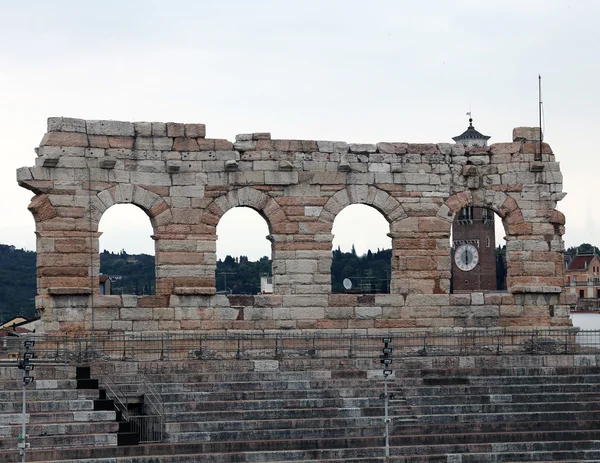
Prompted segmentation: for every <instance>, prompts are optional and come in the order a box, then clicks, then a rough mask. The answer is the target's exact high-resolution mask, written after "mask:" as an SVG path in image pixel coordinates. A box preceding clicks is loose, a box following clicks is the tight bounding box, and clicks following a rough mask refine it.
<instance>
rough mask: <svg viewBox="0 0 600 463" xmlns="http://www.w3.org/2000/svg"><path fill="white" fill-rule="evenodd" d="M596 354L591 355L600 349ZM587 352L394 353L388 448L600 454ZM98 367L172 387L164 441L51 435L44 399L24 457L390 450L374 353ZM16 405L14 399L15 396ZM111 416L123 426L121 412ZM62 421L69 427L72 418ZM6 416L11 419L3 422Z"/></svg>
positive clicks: (364, 457) (535, 457)
mask: <svg viewBox="0 0 600 463" xmlns="http://www.w3.org/2000/svg"><path fill="white" fill-rule="evenodd" d="M588 360H590V359H588ZM592 360H593V362H587V363H595V359H592ZM583 363H585V362H583V360H582V359H578V358H577V357H576V356H549V355H548V356H535V357H532V356H528V357H527V356H523V357H522V358H518V357H517V356H513V357H507V356H490V357H477V358H475V357H470V358H452V359H449V358H446V359H444V358H438V359H436V358H432V357H429V358H427V357H424V358H416V359H415V358H412V359H410V358H409V359H404V360H401V359H398V360H397V361H395V363H394V367H395V371H396V374H397V377H395V378H392V379H390V380H389V392H391V393H393V394H394V398H393V399H392V400H391V401H390V411H391V417H392V422H391V426H390V428H391V432H390V434H391V437H390V444H391V458H390V461H393V462H397V463H400V462H403V463H421V462H423V463H424V462H432V463H438V462H439V463H442V462H443V463H476V462H477V463H480V462H489V463H500V462H503V463H516V462H525V461H536V462H558V461H560V462H572V463H575V462H582V461H596V462H597V461H600V387H599V382H600V367H596V366H573V365H579V364H583ZM461 364H467V365H468V367H461V366H460V365H461ZM96 368H98V369H100V368H101V369H102V371H109V372H111V369H112V370H113V371H112V373H113V374H114V376H115V377H119V378H121V379H122V380H123V381H124V382H127V374H132V373H134V371H133V370H135V372H137V373H140V374H145V375H146V377H147V378H149V379H150V380H151V381H152V383H153V385H154V387H155V388H156V390H158V391H159V392H160V394H161V396H162V399H163V401H164V413H165V441H164V442H162V443H155V444H143V445H137V446H136V445H133V446H117V445H116V443H117V442H116V441H114V442H113V441H110V443H106V444H105V443H102V439H100V440H98V441H93V442H98V443H99V444H92V443H91V441H90V442H87V441H85V442H84V441H79V442H80V443H79V444H77V441H76V439H73V440H72V441H69V442H72V445H70V446H69V445H54V446H52V445H50V446H47V443H45V442H44V441H43V438H44V436H42V435H39V436H38V434H36V432H37V431H35V432H34V430H37V429H39V431H41V432H43V430H44V429H45V427H46V426H50V428H48V429H55V428H52V426H54V427H56V426H60V425H59V424H57V422H54V421H53V420H54V415H53V417H52V419H50V418H48V419H47V421H45V422H44V421H34V415H36V413H38V412H36V411H34V410H36V408H35V407H34V408H32V409H31V410H32V424H31V425H30V426H29V428H28V429H31V430H32V431H31V432H29V434H30V435H31V436H32V438H31V439H30V442H31V446H32V448H31V450H30V451H28V461H46V462H63V463H66V462H73V461H82V462H87V463H109V462H110V463H167V462H182V463H183V462H209V463H210V462H212V463H226V462H254V463H266V462H300V461H303V462H307V461H308V462H311V461H312V462H317V461H318V462H330V463H334V462H335V463H341V462H366V463H369V462H382V461H384V457H383V455H384V439H383V437H382V436H383V430H384V424H383V422H382V416H383V400H382V399H381V397H380V395H381V393H382V392H383V386H382V384H383V383H382V378H381V377H378V374H380V368H379V365H378V364H377V363H376V362H375V361H371V360H366V359H362V360H360V359H343V360H340V359H337V360H327V359H306V358H302V359H284V360H280V361H278V362H274V361H249V360H226V361H216V360H206V361H196V360H190V361H189V362H146V363H144V362H139V363H131V362H129V363H123V362H113V363H110V364H104V365H94V366H93V367H92V373H93V376H96V375H95V374H94V371H95V369H96ZM123 371H127V374H124V373H123ZM38 376H39V374H38ZM69 381H71V382H70V383H69ZM14 383H15V385H16V386H17V387H16V388H15V391H16V392H15V391H13V392H10V394H13V395H10V396H8V395H7V396H3V395H1V394H3V393H4V392H0V397H6V398H7V399H6V400H5V399H2V405H1V406H2V407H4V408H1V409H0V410H1V411H0V420H1V421H0V422H2V423H4V420H6V419H7V418H6V417H9V416H11V413H12V412H13V411H14V410H15V409H14V407H13V408H11V406H10V405H5V404H7V403H9V402H11V401H14V402H19V399H20V396H19V395H18V385H19V383H18V381H15V382H14ZM39 384H40V382H38V389H39V390H38V389H36V391H35V392H34V391H31V393H32V400H33V394H34V393H37V394H39V396H38V397H39V400H40V401H42V403H41V404H40V405H36V407H41V408H40V410H42V409H43V407H44V406H45V405H43V401H44V400H51V401H52V402H51V405H49V407H51V408H52V407H56V408H59V409H62V408H61V407H64V406H66V405H64V403H68V402H69V401H71V402H73V401H78V400H79V401H82V403H81V404H79V405H77V406H79V407H84V410H81V411H70V412H64V413H71V414H74V413H78V412H81V413H82V412H84V411H85V412H87V413H109V412H93V411H92V410H88V409H87V408H89V404H86V405H83V402H85V401H86V400H88V401H89V400H91V399H89V397H92V396H93V394H94V393H93V392H92V390H82V389H79V390H77V389H75V387H76V382H73V380H69V379H60V380H56V386H57V387H55V388H53V389H47V388H46V389H44V388H39ZM59 386H60V387H59ZM67 386H70V387H67ZM4 390H5V389H3V391H4ZM49 391H52V392H49ZM96 393H97V391H96ZM70 394H71V395H70ZM72 394H75V395H72ZM93 397H94V398H95V397H96V396H93ZM15 406H16V407H17V409H18V403H17V404H16V405H15ZM77 406H74V405H72V406H71V407H77ZM86 407H87V408H86ZM5 410H6V411H5ZM39 413H42V412H39ZM53 413H54V412H53ZM56 413H59V412H56ZM60 413H62V412H60ZM110 413H114V412H110ZM81 416H82V417H83V415H81ZM90 416H91V415H90ZM113 419H114V418H113ZM46 423H47V424H46ZM58 423H61V422H60V421H59V422H58ZM107 423H109V422H108V421H107V422H106V423H101V422H95V421H88V422H84V425H82V427H81V428H80V429H81V430H80V431H79V432H80V434H81V435H94V436H96V435H98V436H102V435H104V434H106V433H105V432H104V431H105V428H102V427H101V425H102V424H103V425H106V426H108V424H107ZM84 426H87V428H85V427H84ZM93 426H97V428H95V427H93ZM112 426H113V427H112V428H110V430H111V432H112V435H115V432H116V429H115V428H114V426H115V424H114V421H113V422H112ZM8 427H9V428H10V426H8ZM74 427H75V426H73V428H74ZM62 429H64V430H65V432H63V435H64V434H68V433H69V432H70V431H68V430H67V429H68V428H67V427H64V428H61V430H62ZM84 429H86V431H84ZM106 429H109V428H106ZM0 430H1V431H0V432H9V431H6V430H5V427H0ZM46 432H47V431H46ZM52 432H56V431H52ZM10 433H12V434H11V437H10V438H11V439H13V441H11V442H10V444H8V443H7V445H6V446H5V448H6V449H8V448H10V449H11V450H12V449H14V448H16V437H14V435H13V434H15V433H16V434H18V431H17V430H12V429H11V430H10ZM109 434H110V433H109ZM3 435H4V434H3ZM34 435H35V436H38V437H36V439H38V438H39V440H37V441H36V440H34V438H33V436H34ZM7 436H8V434H7ZM65 439H66V438H65ZM82 439H83V437H82ZM67 441H68V440H67ZM2 442H3V443H4V439H3V440H2ZM3 445H4V444H3ZM5 448H4V447H3V448H2V449H0V463H3V462H9V461H16V460H15V459H14V455H16V452H10V451H6V450H5ZM11 458H12V459H11Z"/></svg>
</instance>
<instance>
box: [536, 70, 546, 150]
mask: <svg viewBox="0 0 600 463" xmlns="http://www.w3.org/2000/svg"><path fill="white" fill-rule="evenodd" d="M538 101H539V108H538V113H539V116H540V153H539V155H538V156H536V159H535V160H536V161H541V160H542V141H543V140H544V136H543V134H542V76H541V74H538Z"/></svg>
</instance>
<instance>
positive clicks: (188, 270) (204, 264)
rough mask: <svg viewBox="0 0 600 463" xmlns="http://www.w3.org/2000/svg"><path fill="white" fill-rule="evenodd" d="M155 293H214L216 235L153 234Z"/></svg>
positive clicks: (165, 294) (163, 294)
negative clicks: (154, 242)
mask: <svg viewBox="0 0 600 463" xmlns="http://www.w3.org/2000/svg"><path fill="white" fill-rule="evenodd" d="M152 238H153V239H154V240H155V241H156V244H155V249H156V295H157V296H159V295H160V296H168V295H171V294H179V295H186V294H189V295H194V294H215V293H216V284H215V265H216V234H207V235H200V236H194V235H188V234H182V235H179V234H169V233H157V234H155V235H153V237H152Z"/></svg>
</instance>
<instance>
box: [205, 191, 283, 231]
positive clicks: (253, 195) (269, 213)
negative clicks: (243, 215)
mask: <svg viewBox="0 0 600 463" xmlns="http://www.w3.org/2000/svg"><path fill="white" fill-rule="evenodd" d="M240 206H241V207H250V208H252V209H254V210H255V211H256V212H258V213H259V214H260V215H261V216H262V217H263V218H264V219H265V220H266V221H267V225H268V227H269V233H277V232H278V229H279V228H281V227H282V226H283V227H284V226H285V224H286V223H287V216H286V214H285V212H284V210H283V209H282V208H281V206H280V205H279V203H278V202H277V201H276V200H275V199H274V198H272V197H271V196H269V195H267V194H266V193H264V192H262V191H260V190H257V189H255V188H252V187H243V188H240V189H237V190H231V191H230V192H228V193H227V194H225V195H223V196H219V197H218V198H215V199H214V200H213V201H212V202H211V203H210V204H209V205H208V207H207V208H206V210H205V211H204V213H203V214H202V223H203V224H206V225H210V226H214V227H216V225H217V223H218V222H219V220H220V219H221V217H223V215H224V214H225V213H226V212H227V211H229V210H230V209H233V208H234V207H240Z"/></svg>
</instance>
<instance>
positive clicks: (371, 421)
mask: <svg viewBox="0 0 600 463" xmlns="http://www.w3.org/2000/svg"><path fill="white" fill-rule="evenodd" d="M405 420H406V421H405V422H408V421H410V422H412V423H415V424H418V423H417V422H416V420H415V419H414V418H405ZM165 426H166V432H167V433H172V434H175V433H179V432H183V433H192V432H223V431H230V432H234V431H236V432H242V431H253V430H264V429H270V430H276V429H306V428H308V429H314V428H325V429H334V428H341V427H347V426H349V427H361V426H365V427H373V426H375V427H376V426H381V427H382V428H383V424H382V418H381V417H379V416H377V417H351V418H337V417H334V418H321V417H314V418H304V419H288V418H287V417H286V416H281V417H279V418H278V419H272V420H246V421H187V422H186V421H183V422H169V423H166V425H165Z"/></svg>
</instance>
